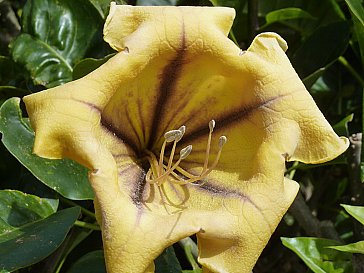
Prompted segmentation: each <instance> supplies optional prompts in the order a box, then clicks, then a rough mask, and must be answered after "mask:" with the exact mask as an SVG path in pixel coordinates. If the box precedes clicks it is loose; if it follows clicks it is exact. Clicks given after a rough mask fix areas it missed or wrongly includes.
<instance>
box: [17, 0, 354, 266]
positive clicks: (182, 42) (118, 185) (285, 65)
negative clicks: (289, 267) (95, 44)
mask: <svg viewBox="0 0 364 273" xmlns="http://www.w3.org/2000/svg"><path fill="white" fill-rule="evenodd" d="M233 18H234V10H233V9H229V8H207V7H131V6H117V5H115V4H112V6H111V10H110V15H109V16H108V18H107V21H106V24H105V28H104V34H105V40H106V41H107V42H108V43H109V44H110V45H111V46H112V47H113V48H114V49H116V50H117V51H118V54H116V55H115V56H114V57H113V58H111V59H110V60H109V61H108V62H106V63H105V64H104V65H102V66H101V67H100V68H98V69H96V70H95V71H93V72H92V73H90V74H88V75H87V76H85V77H84V78H81V79H79V80H76V81H73V82H70V83H67V84H65V85H63V86H59V87H55V88H52V89H49V90H46V91H43V92H39V93H36V94H33V95H30V96H27V97H25V98H24V101H25V103H26V107H27V110H28V113H29V117H30V121H31V124H32V126H33V127H34V130H35V132H36V137H35V144H34V152H35V153H36V154H38V155H40V156H43V157H47V158H64V157H67V158H71V159H74V160H76V161H78V162H80V163H81V164H83V165H85V166H87V167H88V168H89V169H90V173H89V180H90V183H91V185H92V188H93V190H94V192H95V196H96V198H95V209H96V214H97V218H98V221H99V223H100V226H101V229H102V237H103V243H104V250H105V258H106V264H107V270H108V272H109V273H123V272H125V273H130V272H153V271H154V263H153V260H154V259H155V258H156V257H157V256H158V255H159V254H160V253H161V252H162V251H163V249H164V248H166V247H167V246H169V245H171V244H173V243H175V242H176V241H178V240H180V239H182V238H185V237H187V236H190V235H193V234H196V235H197V240H198V248H199V262H200V264H201V265H202V266H203V270H204V271H203V272H229V273H233V272H239V273H244V272H250V270H251V269H252V267H253V266H254V264H255V262H256V260H257V259H258V256H259V255H260V253H261V251H262V249H263V248H264V246H265V245H266V243H267V241H268V239H269V237H270V235H271V234H272V232H273V231H274V229H275V228H276V226H277V224H278V223H279V221H280V219H281V218H282V216H283V214H284V213H285V212H286V211H287V209H288V207H289V206H290V204H291V203H292V201H293V200H294V198H295V195H296V193H297V190H298V184H297V183H296V182H294V181H292V180H289V179H287V178H285V177H284V171H285V162H286V161H289V160H298V161H301V162H305V163H320V162H325V161H328V160H331V159H333V158H335V157H336V156H338V155H339V154H341V153H342V152H344V151H345V149H346V148H347V146H348V141H347V140H346V139H345V138H339V137H338V136H337V135H336V134H335V133H334V131H333V130H332V128H331V127H330V125H329V124H328V122H327V121H326V120H325V118H324V117H323V115H322V114H321V112H320V111H319V109H318V108H317V106H316V105H315V103H314V101H313V99H312V98H311V97H310V95H309V93H308V92H307V91H306V89H305V87H304V85H303V84H302V82H301V81H300V79H299V78H298V76H297V74H296V73H295V71H294V69H293V68H292V66H291V64H290V62H289V60H288V58H287V57H286V55H285V50H286V49H287V45H286V42H285V41H284V40H283V39H282V38H281V37H280V36H279V35H277V34H275V33H263V34H260V35H259V36H257V37H256V38H255V39H254V41H253V42H252V44H251V45H250V47H249V48H248V49H247V50H246V51H241V50H240V49H239V48H238V47H237V46H236V45H235V44H234V43H233V42H231V41H230V40H229V39H228V38H227V37H226V36H227V34H228V32H229V30H230V27H231V25H232V21H233Z"/></svg>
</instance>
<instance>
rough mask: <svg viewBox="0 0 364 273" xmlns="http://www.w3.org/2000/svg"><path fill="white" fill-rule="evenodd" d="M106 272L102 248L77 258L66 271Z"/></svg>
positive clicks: (76, 272) (69, 272)
mask: <svg viewBox="0 0 364 273" xmlns="http://www.w3.org/2000/svg"><path fill="white" fill-rule="evenodd" d="M80 272H87V273H106V269H105V261H104V254H103V251H102V250H96V251H92V252H89V253H87V254H86V255H84V256H82V257H81V258H80V259H79V260H77V261H76V262H75V263H74V264H73V265H72V266H71V268H70V269H69V270H68V271H67V273H80Z"/></svg>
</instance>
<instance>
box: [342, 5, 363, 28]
mask: <svg viewBox="0 0 364 273" xmlns="http://www.w3.org/2000/svg"><path fill="white" fill-rule="evenodd" d="M345 2H346V4H347V5H348V6H349V9H350V11H351V12H352V13H353V14H354V16H355V17H356V18H358V20H359V22H360V23H361V24H362V25H363V26H364V8H363V5H362V1H359V0H345Z"/></svg>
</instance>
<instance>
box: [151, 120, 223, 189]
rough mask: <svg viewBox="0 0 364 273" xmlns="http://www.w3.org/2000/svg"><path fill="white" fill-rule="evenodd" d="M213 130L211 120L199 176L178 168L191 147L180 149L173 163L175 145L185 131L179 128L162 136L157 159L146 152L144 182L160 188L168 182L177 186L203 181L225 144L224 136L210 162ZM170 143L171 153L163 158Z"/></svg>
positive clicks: (184, 127)
mask: <svg viewBox="0 0 364 273" xmlns="http://www.w3.org/2000/svg"><path fill="white" fill-rule="evenodd" d="M214 128H215V121H214V120H211V121H210V122H209V134H208V138H207V144H206V152H205V160H204V162H201V166H202V169H201V172H200V173H199V174H192V173H190V172H188V171H186V170H184V169H183V168H181V166H180V163H181V162H182V160H184V159H186V158H187V157H188V156H189V155H190V153H191V152H192V145H188V146H186V147H184V148H183V149H181V150H180V152H179V157H178V160H177V161H175V162H174V157H175V153H176V147H177V143H178V142H179V141H180V140H181V139H182V137H183V135H184V133H185V131H186V126H181V127H180V128H178V129H177V130H171V131H168V132H166V133H165V134H164V142H163V144H162V147H161V151H160V154H159V158H158V159H157V157H156V156H155V155H154V154H153V153H152V152H149V151H147V154H148V160H149V162H150V169H149V170H148V172H147V174H146V181H147V182H148V183H150V184H155V185H157V186H161V185H163V184H164V183H165V182H170V183H174V184H178V185H186V184H188V183H193V182H196V181H200V180H203V179H204V178H205V177H206V176H208V175H209V174H210V173H211V172H212V170H214V168H215V167H216V165H217V164H218V162H219V159H220V156H221V152H222V148H223V146H224V145H225V143H226V142H227V138H226V136H220V138H219V142H218V145H217V146H218V147H217V149H218V150H217V153H216V156H215V159H214V160H213V161H212V162H210V151H211V140H212V133H213V131H214ZM172 142H173V144H172V147H171V151H170V154H169V157H167V156H165V150H166V146H167V143H172Z"/></svg>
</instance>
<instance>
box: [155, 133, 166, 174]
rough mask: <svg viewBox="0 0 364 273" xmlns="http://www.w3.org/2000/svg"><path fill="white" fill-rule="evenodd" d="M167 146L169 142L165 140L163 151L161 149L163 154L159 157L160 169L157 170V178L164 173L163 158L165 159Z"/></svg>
mask: <svg viewBox="0 0 364 273" xmlns="http://www.w3.org/2000/svg"><path fill="white" fill-rule="evenodd" d="M166 144H167V140H164V142H163V145H162V149H161V153H160V155H159V164H158V169H157V176H160V175H161V174H162V172H163V167H162V166H163V158H164V150H165V149H166Z"/></svg>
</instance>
